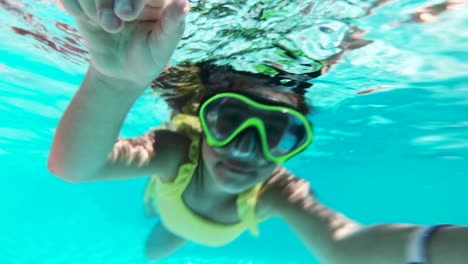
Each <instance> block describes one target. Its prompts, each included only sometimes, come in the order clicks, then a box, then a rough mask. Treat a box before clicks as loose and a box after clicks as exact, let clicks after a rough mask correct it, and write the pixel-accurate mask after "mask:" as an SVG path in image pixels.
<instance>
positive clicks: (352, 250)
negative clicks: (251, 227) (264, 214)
mask: <svg viewBox="0 0 468 264" xmlns="http://www.w3.org/2000/svg"><path fill="white" fill-rule="evenodd" d="M260 199H261V200H260V204H261V205H262V204H263V207H264V208H268V210H269V211H270V213H271V214H272V215H275V216H278V217H281V218H282V219H284V220H285V221H286V222H287V223H288V225H289V226H290V227H291V228H292V229H293V231H294V232H295V233H296V234H297V235H298V236H299V237H300V239H301V240H302V241H303V242H304V244H305V245H306V246H307V247H308V248H309V249H310V250H311V252H313V253H314V254H315V255H316V256H317V257H318V258H320V259H321V260H322V261H323V262H324V263H331V264H342V263H346V264H375V263H379V264H403V263H407V249H408V243H409V241H410V239H411V237H413V236H414V233H415V232H417V231H418V229H419V228H420V226H417V225H407V224H404V225H403V224H381V225H374V226H362V225H360V224H359V223H357V222H355V221H353V220H351V219H349V218H347V217H345V216H344V215H342V214H340V213H338V212H336V211H334V210H332V209H330V208H328V207H326V206H324V205H323V204H321V203H320V202H319V201H317V200H316V199H315V197H314V196H313V194H312V192H311V189H310V186H309V183H308V182H306V181H305V180H303V179H300V178H297V177H295V176H293V175H292V174H290V173H289V172H288V171H286V170H281V172H279V173H277V174H276V175H274V176H273V177H272V178H271V179H270V180H269V181H268V182H267V183H266V185H265V187H264V190H263V193H262V196H261V198H260ZM466 245H468V227H446V228H443V229H440V230H438V231H437V232H436V233H434V234H433V236H432V237H431V239H430V240H429V243H428V247H427V251H428V261H429V262H428V264H465V263H466V260H467V259H468V252H467V250H466V249H465V248H466Z"/></svg>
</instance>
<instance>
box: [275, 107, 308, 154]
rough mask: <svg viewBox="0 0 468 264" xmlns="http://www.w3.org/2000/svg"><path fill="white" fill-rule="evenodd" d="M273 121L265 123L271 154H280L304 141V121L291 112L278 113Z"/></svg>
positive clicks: (287, 151) (288, 151) (286, 152)
mask: <svg viewBox="0 0 468 264" xmlns="http://www.w3.org/2000/svg"><path fill="white" fill-rule="evenodd" d="M277 115H278V117H277V119H276V120H275V122H273V123H267V124H266V127H267V140H268V147H269V150H270V152H271V154H272V155H273V156H282V155H286V154H288V153H290V152H291V151H293V150H295V149H296V148H298V147H299V146H301V145H302V144H304V142H305V141H306V134H307V132H306V128H305V125H304V122H303V121H302V120H301V119H299V118H298V117H297V116H295V115H293V114H291V113H284V112H283V113H281V114H278V113H277Z"/></svg>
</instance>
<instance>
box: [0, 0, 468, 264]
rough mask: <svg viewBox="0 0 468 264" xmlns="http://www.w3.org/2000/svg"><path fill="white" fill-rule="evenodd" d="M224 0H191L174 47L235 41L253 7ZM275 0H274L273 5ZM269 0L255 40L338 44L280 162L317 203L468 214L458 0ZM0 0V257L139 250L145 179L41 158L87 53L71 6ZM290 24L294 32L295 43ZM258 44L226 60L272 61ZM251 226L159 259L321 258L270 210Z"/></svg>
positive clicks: (361, 212) (186, 55)
mask: <svg viewBox="0 0 468 264" xmlns="http://www.w3.org/2000/svg"><path fill="white" fill-rule="evenodd" d="M202 2H203V1H193V2H192V4H193V6H198V7H200V6H202ZM234 2H235V3H241V4H242V5H238V6H236V5H234V4H233V5H232V6H228V5H226V6H223V5H222V1H218V2H217V1H210V2H209V5H212V6H216V5H218V6H217V8H216V9H213V7H212V6H204V7H203V8H205V10H217V11H219V12H218V13H216V12H203V9H202V8H200V10H202V11H197V12H194V13H193V15H191V16H189V17H188V21H189V22H190V25H189V27H188V29H187V33H186V34H187V35H188V36H190V37H188V38H186V39H185V40H184V41H183V42H182V43H181V48H180V50H179V51H178V52H177V53H176V54H175V55H174V61H181V60H185V59H193V58H196V57H197V56H199V55H200V54H201V53H202V51H203V50H204V49H205V51H206V49H210V45H211V46H219V47H220V49H218V50H216V49H212V50H210V52H209V53H208V54H210V56H221V55H223V54H225V53H226V52H227V51H226V50H223V49H221V47H224V46H222V44H223V43H226V42H228V41H230V40H229V39H228V38H229V37H231V38H236V37H237V38H239V39H235V41H234V42H233V43H237V44H238V45H240V46H242V45H244V44H245V43H247V42H248V41H246V39H247V38H246V36H245V34H247V33H246V32H247V31H239V32H241V33H239V34H241V35H242V34H244V35H243V36H241V37H239V36H237V35H235V34H234V33H233V32H234V31H226V27H227V26H228V25H230V24H232V23H233V22H232V21H233V20H232V19H235V18H236V17H240V14H244V13H245V14H250V13H249V12H252V11H251V10H253V9H252V8H245V7H246V6H247V7H252V6H256V7H258V6H257V3H256V1H239V2H236V1H234ZM279 2H281V3H286V4H285V7H284V8H285V9H279V8H278V9H275V8H276V7H278V4H279ZM279 2H278V1H274V0H271V1H268V2H264V3H262V5H265V6H263V8H264V10H267V11H268V12H266V13H265V14H274V15H271V17H270V18H268V19H279V20H278V21H280V22H281V24H280V25H281V26H282V27H279V26H277V27H274V28H272V27H270V24H269V23H267V22H268V20H266V21H264V23H263V24H262V23H258V25H257V27H256V28H255V30H253V31H252V30H250V31H248V32H249V34H254V35H255V34H260V33H259V32H260V29H267V30H264V31H262V32H267V33H268V34H269V35H268V38H265V40H264V41H265V42H268V41H272V40H271V39H274V36H281V34H283V33H284V32H286V31H287V30H285V31H284V32H283V31H281V30H283V29H285V28H287V29H288V30H289V29H295V28H297V30H296V31H294V30H293V31H288V32H292V33H288V34H289V35H287V37H286V40H285V41H286V42H285V43H286V44H285V45H291V47H292V48H295V49H301V51H302V52H303V53H305V54H308V55H307V58H305V59H304V61H305V62H306V63H308V65H309V67H312V66H310V65H315V64H314V63H315V62H316V61H317V60H326V59H329V58H331V57H333V56H335V55H337V54H338V55H339V56H337V57H336V60H335V61H334V62H333V66H332V67H331V68H330V69H329V71H328V72H326V73H325V74H323V75H322V76H320V77H318V78H316V79H313V80H311V82H312V83H313V84H314V85H313V86H312V88H311V89H310V90H309V91H308V93H307V98H308V101H309V102H310V104H312V105H313V106H314V109H315V110H314V113H313V114H312V115H311V120H312V121H313V122H314V129H315V139H314V143H313V145H312V146H311V147H310V148H309V149H308V150H307V151H306V152H305V153H302V154H301V155H300V156H298V157H296V158H294V159H293V160H291V161H289V162H288V163H287V167H288V168H290V169H291V170H292V171H293V172H295V173H296V174H297V175H299V176H301V177H304V178H306V179H308V180H309V181H310V182H311V184H312V186H313V189H314V190H315V192H316V193H317V196H318V198H319V199H320V200H321V201H322V202H324V203H325V204H327V205H329V206H331V207H333V208H335V209H336V210H339V211H341V212H343V213H345V214H346V215H348V216H349V217H351V218H353V219H356V220H358V221H360V222H362V223H364V224H374V223H382V222H409V223H418V224H431V223H433V224H435V223H455V224H466V223H467V222H468V213H467V212H468V197H467V195H466V189H467V186H468V165H467V164H468V33H467V32H468V31H466V30H465V29H466V28H467V27H468V18H467V16H466V15H465V14H466V12H467V11H468V4H467V3H466V2H465V1H462V0H459V1H449V2H445V1H393V2H387V1H382V2H375V1H347V2H346V1H343V2H340V1H318V2H316V3H315V5H313V6H312V7H311V6H310V3H311V1H298V2H297V4H296V3H289V1H283V2H282V1H279ZM205 4H206V5H208V3H205ZM219 6H222V7H223V8H224V9H223V8H219ZM242 6H243V7H244V8H240V7H242ZM0 7H1V8H0V17H2V23H1V24H0V39H2V41H1V44H0V110H1V112H0V171H1V172H2V173H1V177H0V198H1V201H2V203H1V205H2V206H1V207H2V210H1V211H0V262H1V263H5V264H10V263H11V264H20V263H38V264H39V263H40V264H42V263H44V264H46V263H47V264H54V263H67V264H73V263H93V264H95V263H99V264H101V263H105V264H107V263H112V264H119V263H122V264H123V263H125V264H127V263H132V264H136V263H145V260H144V257H143V246H144V241H145V239H146V235H147V234H148V233H149V231H150V228H151V227H152V225H153V224H154V221H155V220H149V219H145V218H144V216H143V205H142V195H143V190H144V185H145V182H146V179H136V180H130V181H115V182H101V183H87V184H78V185H73V184H69V183H65V182H63V181H61V180H59V179H57V178H55V177H54V176H52V175H51V174H50V173H49V172H48V171H47V168H46V161H47V156H48V151H49V147H50V144H51V141H52V137H53V134H54V131H55V127H56V126H57V124H58V121H59V119H60V117H61V115H62V113H63V111H64V110H65V108H66V106H67V104H68V103H69V101H70V99H71V98H72V96H73V95H74V93H75V92H76V90H77V88H78V86H79V84H80V82H81V80H82V78H83V76H84V73H85V70H86V66H87V59H88V57H87V54H86V49H85V47H84V45H83V44H82V43H81V42H80V41H81V40H80V37H79V36H78V35H77V32H76V30H75V29H74V27H75V24H74V22H73V20H72V19H71V18H70V17H69V16H68V15H66V14H65V13H64V12H62V11H61V10H60V9H58V8H57V7H56V6H55V4H54V3H53V1H47V0H42V1H34V2H30V1H26V0H20V1H19V0H16V1H15V0H0ZM306 7H308V8H309V11H310V10H312V11H310V12H309V13H307V14H306V15H307V16H306V15H304V17H306V18H307V19H306V18H304V17H303V18H302V19H296V20H294V19H289V18H288V17H287V16H288V15H290V16H293V15H294V11H295V10H296V11H297V10H299V11H301V12H302V11H304V10H306ZM210 8H212V9H210ZM301 8H302V9H301ZM223 10H224V11H223ZM233 10H234V11H233ZM285 10H286V11H285ZM221 11H223V12H224V13H223V12H221ZM242 12H244V13H242ZM275 12H276V13H275ZM302 13H304V12H302ZM227 18H230V19H231V20H230V19H227ZM207 21H208V22H207ZM209 21H219V24H217V26H218V27H219V28H216V27H215V29H213V28H211V30H225V31H223V32H228V33H229V34H225V36H224V37H225V38H226V39H222V38H221V39H217V40H216V41H217V42H213V43H208V44H209V45H208V44H203V43H206V41H205V42H203V41H204V39H203V38H202V36H203V34H202V33H203V32H202V33H197V32H196V29H197V28H202V30H201V31H203V30H206V31H204V33H206V32H210V31H208V30H209V29H207V28H206V26H205V28H203V25H205V24H206V25H212V24H210V23H209ZM226 21H228V22H226ZM275 21H276V20H275ZM270 22H271V21H270ZM242 23H250V22H249V20H248V19H244V20H242V22H238V24H237V25H238V26H239V27H242V28H244V29H245V28H247V26H246V25H244V24H242ZM234 24H235V23H234ZM304 24H307V26H306V27H300V25H304ZM252 28H253V27H252ZM256 30H258V32H257V31H256ZM350 31H354V32H359V33H360V34H359V36H358V37H356V39H357V42H358V43H361V44H362V43H365V45H362V47H361V48H358V49H349V51H348V52H344V53H343V52H342V51H343V49H345V48H344V46H343V43H346V41H347V40H346V38H347V37H346V36H347V34H349V32H350ZM236 32H237V31H236ZM282 32H283V33H282ZM205 37H207V36H206V35H205ZM300 37H305V38H306V41H305V42H298V39H301V38H300ZM211 39H213V38H211ZM194 40H196V41H194ZM223 41H224V42H223ZM287 41H289V42H287ZM195 43H198V45H199V46H197V47H195V46H194V45H195ZM291 43H292V44H291ZM270 44H271V43H270ZM270 44H268V43H255V45H256V46H255V47H256V48H259V50H262V52H259V53H256V54H255V53H252V57H248V56H247V55H246V56H245V58H243V59H239V60H236V61H233V64H235V66H236V67H238V68H242V67H246V68H249V67H252V65H251V62H252V61H255V60H257V59H258V58H263V57H265V56H270V55H271V56H272V57H268V58H271V59H272V60H274V58H275V57H274V55H272V54H273V53H271V52H272V51H271V49H270V48H268V47H269V46H268V45H270ZM188 51H190V52H188ZM284 65H285V67H289V68H288V69H289V70H290V71H293V72H300V71H302V70H303V68H301V67H300V66H298V65H294V63H291V62H286V63H285V64H284ZM308 70H310V68H309V69H308ZM148 113H150V114H148ZM167 115H168V109H167V107H166V106H165V105H164V104H163V102H162V101H161V100H160V99H158V98H157V97H155V96H154V95H152V94H151V93H149V92H148V93H147V94H145V95H144V96H142V97H141V98H140V99H139V100H138V101H137V103H136V104H135V106H134V107H133V109H132V110H131V112H130V114H129V116H128V118H127V119H126V121H125V124H124V128H123V130H122V133H121V135H122V136H137V135H140V134H142V133H144V132H145V131H146V130H147V129H148V128H149V127H153V126H154V125H157V124H159V123H161V122H163V121H164V120H166V119H167ZM260 232H261V236H260V237H259V238H255V237H252V236H251V235H249V234H245V235H243V236H242V237H241V238H240V239H238V240H236V241H235V242H234V243H232V244H230V245H228V246H225V247H222V248H206V247H203V246H200V245H197V244H194V243H189V244H188V245H187V246H185V247H184V248H182V249H181V250H179V251H178V252H177V253H176V254H175V255H173V256H171V257H169V258H167V259H164V260H162V261H160V262H159V263H239V264H240V263H246V264H247V263H249V264H262V263H268V264H270V263H278V264H279V263H318V262H317V261H316V259H315V258H314V256H313V253H310V252H308V251H307V249H306V248H305V247H304V246H303V245H302V244H301V243H300V241H299V240H298V239H297V238H296V237H295V236H294V235H293V233H292V232H291V231H290V230H289V229H288V227H287V226H286V225H285V223H283V222H281V221H279V220H270V221H268V222H266V223H264V224H262V225H261V227H260Z"/></svg>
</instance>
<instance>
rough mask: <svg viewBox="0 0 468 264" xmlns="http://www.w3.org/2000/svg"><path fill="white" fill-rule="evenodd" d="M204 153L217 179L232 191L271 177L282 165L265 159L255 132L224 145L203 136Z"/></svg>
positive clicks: (227, 189) (206, 161)
mask: <svg viewBox="0 0 468 264" xmlns="http://www.w3.org/2000/svg"><path fill="white" fill-rule="evenodd" d="M249 136H250V137H252V138H248V137H249ZM255 141H257V142H255ZM202 155H203V160H204V162H205V166H206V169H207V170H208V171H209V173H210V175H211V176H212V177H213V180H214V181H215V182H216V183H217V185H218V186H219V187H220V188H222V189H223V190H224V191H226V192H229V193H241V192H243V191H245V190H247V189H249V188H251V187H253V186H255V185H256V184H258V183H260V182H263V181H265V180H267V179H268V178H269V177H270V176H271V175H272V173H273V170H274V169H275V168H276V167H277V166H278V165H277V164H275V163H272V162H270V161H267V160H265V158H264V157H263V153H262V151H261V149H260V143H259V142H258V139H257V136H256V135H255V134H252V135H245V136H244V138H242V137H241V138H236V139H234V140H233V141H232V142H230V143H229V144H228V145H226V146H224V147H212V146H210V145H208V144H207V143H206V140H203V143H202Z"/></svg>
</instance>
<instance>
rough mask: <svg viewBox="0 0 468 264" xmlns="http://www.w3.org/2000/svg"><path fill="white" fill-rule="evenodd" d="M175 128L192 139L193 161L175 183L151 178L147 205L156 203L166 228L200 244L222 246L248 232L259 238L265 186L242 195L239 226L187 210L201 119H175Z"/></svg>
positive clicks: (186, 116) (238, 202)
mask: <svg viewBox="0 0 468 264" xmlns="http://www.w3.org/2000/svg"><path fill="white" fill-rule="evenodd" d="M171 125H172V129H174V130H175V131H177V132H180V133H183V134H185V135H187V136H189V137H190V139H191V144H190V149H189V161H188V162H187V163H185V164H183V165H182V166H180V168H179V173H178V175H177V178H176V179H175V180H174V181H173V182H169V183H164V182H163V181H161V179H160V178H159V177H158V176H153V177H151V180H150V183H149V184H148V187H147V189H146V193H145V202H148V201H152V205H153V207H154V208H155V209H156V210H157V211H158V213H159V215H160V216H161V220H162V221H163V223H164V226H165V227H166V228H168V229H169V230H170V231H171V232H173V233H174V234H177V235H179V236H180V237H183V238H185V239H188V240H192V241H194V242H197V243H199V244H203V245H206V246H222V245H225V244H227V243H229V242H231V241H233V240H234V239H236V238H237V237H239V236H240V235H241V234H242V232H244V231H245V230H246V229H249V230H250V232H251V233H252V234H254V235H255V236H258V228H257V225H258V223H259V222H261V221H263V220H264V219H258V218H257V216H256V213H255V212H256V205H257V200H258V194H259V191H260V189H261V186H262V183H260V184H258V185H256V186H254V187H253V188H251V189H249V190H247V191H245V192H243V193H241V194H239V195H238V198H237V213H238V215H239V218H240V221H239V222H238V223H235V224H220V223H216V222H213V221H210V220H208V219H206V218H203V217H202V216H200V215H198V214H196V213H194V212H193V211H192V210H191V209H190V208H188V207H187V205H186V204H185V202H184V201H183V199H182V194H183V192H184V190H185V188H186V187H187V185H188V183H189V182H190V179H191V178H192V176H193V174H194V172H195V169H196V168H197V165H198V157H199V155H200V134H201V128H200V123H199V122H198V118H197V117H195V116H189V115H178V116H175V117H174V118H173V120H172V122H171Z"/></svg>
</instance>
